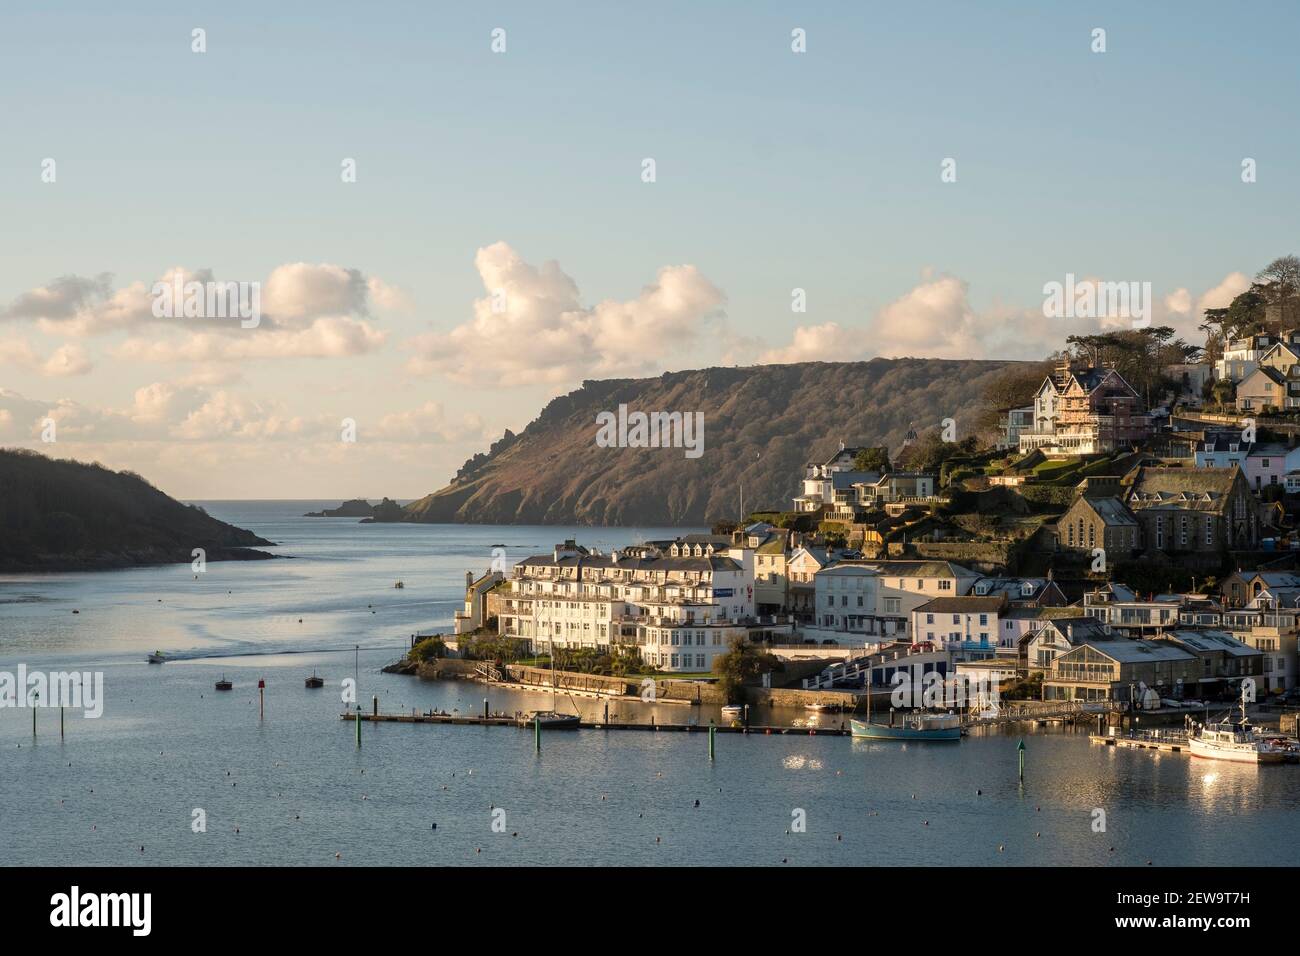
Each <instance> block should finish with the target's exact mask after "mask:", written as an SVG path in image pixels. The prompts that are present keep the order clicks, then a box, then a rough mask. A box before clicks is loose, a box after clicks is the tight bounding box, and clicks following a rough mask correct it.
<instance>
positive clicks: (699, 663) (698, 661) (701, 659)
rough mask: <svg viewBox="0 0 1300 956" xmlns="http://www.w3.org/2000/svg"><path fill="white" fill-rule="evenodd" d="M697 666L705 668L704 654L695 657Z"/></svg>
mask: <svg viewBox="0 0 1300 956" xmlns="http://www.w3.org/2000/svg"><path fill="white" fill-rule="evenodd" d="M695 666H696V667H703V666H704V655H703V654H696V655H695Z"/></svg>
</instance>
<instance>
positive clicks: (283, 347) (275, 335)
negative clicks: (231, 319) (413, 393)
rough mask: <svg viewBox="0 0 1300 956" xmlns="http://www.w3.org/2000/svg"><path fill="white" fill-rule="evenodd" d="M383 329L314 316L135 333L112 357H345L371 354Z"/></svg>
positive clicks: (169, 359)
mask: <svg viewBox="0 0 1300 956" xmlns="http://www.w3.org/2000/svg"><path fill="white" fill-rule="evenodd" d="M387 338H388V333H387V332H382V331H380V330H378V329H376V328H374V327H373V326H372V325H370V323H368V322H363V321H360V320H357V319H352V318H348V317H346V316H339V317H332V318H320V319H315V320H313V321H312V322H311V324H310V325H308V326H306V327H305V328H301V329H264V330H261V329H254V330H248V331H246V332H243V333H240V334H238V335H236V334H229V335H223V334H219V333H212V332H196V333H194V334H192V335H188V336H185V337H184V338H181V339H179V340H171V339H168V340H159V339H155V338H143V337H139V336H137V337H133V338H130V339H127V340H126V341H125V342H123V343H122V344H121V345H120V346H118V347H117V348H116V349H114V350H113V355H114V357H115V358H119V359H129V360H133V361H141V362H236V361H241V360H244V359H275V358H346V357H348V356H352V355H364V354H365V353H367V352H373V351H375V350H376V349H378V348H379V347H380V346H382V345H383V344H384V342H385V341H386V340H387Z"/></svg>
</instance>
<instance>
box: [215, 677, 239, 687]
mask: <svg viewBox="0 0 1300 956" xmlns="http://www.w3.org/2000/svg"><path fill="white" fill-rule="evenodd" d="M234 686H235V685H234V684H232V683H231V682H230V681H228V680H226V675H225V674H222V675H221V680H219V681H217V690H233V689H234Z"/></svg>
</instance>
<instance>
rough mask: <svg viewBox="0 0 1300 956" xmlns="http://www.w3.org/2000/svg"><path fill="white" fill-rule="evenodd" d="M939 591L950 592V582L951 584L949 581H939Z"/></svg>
mask: <svg viewBox="0 0 1300 956" xmlns="http://www.w3.org/2000/svg"><path fill="white" fill-rule="evenodd" d="M939 590H940V591H951V590H952V582H951V581H944V580H941V581H940V582H939Z"/></svg>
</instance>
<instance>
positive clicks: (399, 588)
mask: <svg viewBox="0 0 1300 956" xmlns="http://www.w3.org/2000/svg"><path fill="white" fill-rule="evenodd" d="M393 587H395V588H397V590H399V591H400V590H401V589H402V588H404V587H406V585H405V584H404V583H403V582H401V581H398V582H397V583H396V584H394V585H393Z"/></svg>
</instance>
